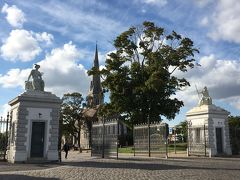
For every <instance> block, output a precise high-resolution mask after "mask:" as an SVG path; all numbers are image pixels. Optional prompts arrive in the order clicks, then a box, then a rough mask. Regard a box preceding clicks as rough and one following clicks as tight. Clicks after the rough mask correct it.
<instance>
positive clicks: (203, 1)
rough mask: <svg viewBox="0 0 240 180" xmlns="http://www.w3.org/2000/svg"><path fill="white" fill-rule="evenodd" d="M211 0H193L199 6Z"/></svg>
mask: <svg viewBox="0 0 240 180" xmlns="http://www.w3.org/2000/svg"><path fill="white" fill-rule="evenodd" d="M210 1H211V0H195V2H196V3H197V4H198V5H199V6H200V7H204V6H206V5H207V4H208V3H209V2H210Z"/></svg>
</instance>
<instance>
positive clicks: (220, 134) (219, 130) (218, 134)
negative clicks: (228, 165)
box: [216, 128, 223, 154]
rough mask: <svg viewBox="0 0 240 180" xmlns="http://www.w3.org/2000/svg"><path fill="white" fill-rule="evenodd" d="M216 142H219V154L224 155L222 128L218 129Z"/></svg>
mask: <svg viewBox="0 0 240 180" xmlns="http://www.w3.org/2000/svg"><path fill="white" fill-rule="evenodd" d="M216 140H217V142H216V143H217V153H218V154H222V153H223V143H222V128H216Z"/></svg>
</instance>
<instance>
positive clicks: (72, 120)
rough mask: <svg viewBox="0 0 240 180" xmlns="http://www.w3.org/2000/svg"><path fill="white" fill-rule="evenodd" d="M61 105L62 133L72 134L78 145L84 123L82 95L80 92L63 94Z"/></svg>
mask: <svg viewBox="0 0 240 180" xmlns="http://www.w3.org/2000/svg"><path fill="white" fill-rule="evenodd" d="M62 100H63V103H62V106H61V118H62V134H63V135H65V136H66V137H68V136H74V137H75V138H76V139H77V141H78V145H79V147H80V134H81V128H82V126H83V125H84V122H85V118H84V117H83V113H82V112H83V100H84V99H83V97H82V94H80V93H77V92H74V93H68V94H64V95H63V98H62Z"/></svg>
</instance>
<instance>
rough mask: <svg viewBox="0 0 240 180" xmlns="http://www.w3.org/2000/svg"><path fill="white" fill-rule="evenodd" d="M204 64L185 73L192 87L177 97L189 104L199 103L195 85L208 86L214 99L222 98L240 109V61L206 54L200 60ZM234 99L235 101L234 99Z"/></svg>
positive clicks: (177, 73) (178, 73) (179, 74)
mask: <svg viewBox="0 0 240 180" xmlns="http://www.w3.org/2000/svg"><path fill="white" fill-rule="evenodd" d="M199 63H200V64H201V65H202V66H201V67H197V68H194V69H191V70H189V72H188V73H186V74H185V75H183V74H182V73H180V72H176V75H178V76H184V77H186V78H187V80H188V81H189V82H190V83H191V87H189V88H186V89H185V90H184V91H180V92H178V94H177V97H179V98H180V99H182V100H183V101H184V103H185V104H186V105H187V106H193V105H196V104H197V99H198V97H197V93H196V88H195V85H196V86H197V87H198V88H199V89H202V88H203V87H204V86H207V87H208V89H209V93H210V96H211V97H212V98H213V102H214V100H221V101H224V102H227V103H229V104H232V105H234V106H235V107H236V108H238V109H240V106H239V101H240V92H239V89H240V69H239V68H238V67H239V66H240V62H239V61H237V60H219V59H216V57H215V56H214V55H210V56H205V57H202V58H201V59H200V62H199ZM233 99H234V101H233Z"/></svg>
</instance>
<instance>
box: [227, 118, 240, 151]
mask: <svg viewBox="0 0 240 180" xmlns="http://www.w3.org/2000/svg"><path fill="white" fill-rule="evenodd" d="M228 123H229V136H230V142H231V146H232V153H233V154H239V153H240V116H229V117H228Z"/></svg>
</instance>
